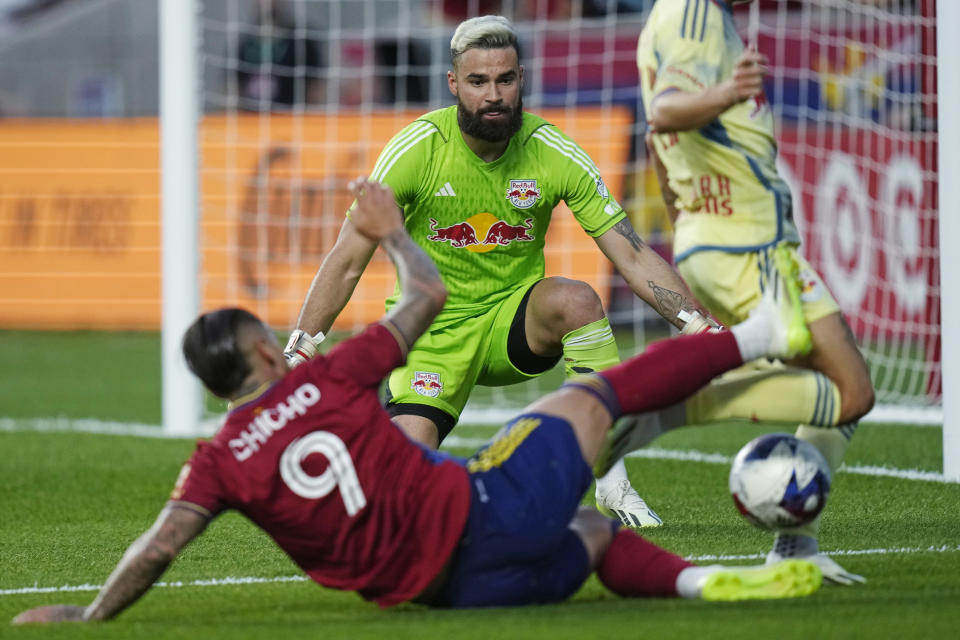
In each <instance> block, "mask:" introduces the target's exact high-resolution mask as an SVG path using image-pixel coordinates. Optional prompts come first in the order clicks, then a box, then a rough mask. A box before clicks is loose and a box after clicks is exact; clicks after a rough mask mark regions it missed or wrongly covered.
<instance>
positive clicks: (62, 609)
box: [12, 604, 86, 624]
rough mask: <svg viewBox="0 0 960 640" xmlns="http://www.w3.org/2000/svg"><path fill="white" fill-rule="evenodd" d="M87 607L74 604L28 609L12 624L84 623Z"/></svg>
mask: <svg viewBox="0 0 960 640" xmlns="http://www.w3.org/2000/svg"><path fill="white" fill-rule="evenodd" d="M84 611H86V607H78V606H76V605H72V604H50V605H47V606H45V607H36V608H34V609H27V610H26V611H24V612H23V613H21V614H20V615H18V616H17V617H16V618H14V619H13V621H12V624H34V623H44V624H46V623H50V622H82V621H83V612H84Z"/></svg>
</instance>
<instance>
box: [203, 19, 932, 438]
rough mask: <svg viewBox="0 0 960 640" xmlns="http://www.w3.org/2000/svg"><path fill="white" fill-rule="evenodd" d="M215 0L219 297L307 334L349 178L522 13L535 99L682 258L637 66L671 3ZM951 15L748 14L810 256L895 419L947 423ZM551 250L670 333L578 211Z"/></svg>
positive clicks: (211, 163) (553, 258)
mask: <svg viewBox="0 0 960 640" xmlns="http://www.w3.org/2000/svg"><path fill="white" fill-rule="evenodd" d="M713 1H714V0H690V1H689V4H690V5H691V7H693V8H695V9H696V8H699V7H700V6H701V5H703V4H707V3H708V2H713ZM198 4H199V5H200V6H201V9H200V10H201V11H202V14H201V26H202V36H203V48H202V49H203V102H204V115H203V118H202V120H201V125H200V138H199V145H200V153H201V170H200V171H201V202H202V205H201V211H202V227H201V243H202V264H203V268H202V274H203V275H202V278H203V280H202V287H201V295H202V300H203V305H204V306H205V307H211V306H215V305H220V304H243V305H245V306H248V307H250V308H252V309H254V310H255V311H256V312H258V313H260V314H262V315H263V316H264V317H266V318H267V319H268V320H269V322H270V323H271V324H272V325H273V326H274V327H276V328H277V329H278V330H287V329H290V328H292V327H293V326H294V323H295V321H296V317H297V313H298V311H299V308H300V304H301V302H302V300H303V296H304V294H305V293H306V291H307V288H308V286H309V283H310V280H311V278H312V276H313V274H314V273H315V271H316V268H317V267H318V266H319V264H320V262H321V261H322V259H323V257H324V255H325V254H326V253H327V252H328V251H329V250H330V248H331V247H332V245H333V242H334V241H335V239H336V236H337V233H338V230H339V228H340V225H341V223H342V221H343V214H344V211H345V209H346V207H347V206H348V204H349V198H348V196H347V194H346V191H345V188H344V187H345V185H346V183H347V181H348V180H350V179H351V178H353V177H355V176H357V175H361V174H368V173H369V172H370V170H371V169H372V167H373V164H374V161H375V159H376V157H377V155H378V153H379V151H380V150H381V148H382V147H383V145H384V144H385V143H386V141H387V140H389V138H390V137H391V136H392V135H393V134H394V133H396V132H397V131H398V130H399V129H400V128H402V127H403V126H404V125H406V124H407V123H409V122H410V121H411V120H413V119H414V118H415V117H416V116H417V115H419V114H421V113H423V112H426V111H428V110H431V109H435V108H439V107H442V106H446V105H449V104H452V98H451V96H450V95H449V92H448V91H447V88H446V71H447V69H448V68H449V59H448V58H449V54H448V47H449V40H450V36H451V35H452V32H453V30H454V28H455V26H456V24H457V23H458V22H459V20H460V19H462V18H464V17H468V16H471V15H478V14H482V13H486V12H501V13H504V14H505V15H508V16H511V17H512V18H514V21H515V24H516V26H517V28H518V30H519V32H520V34H521V41H522V54H523V63H524V65H525V67H526V81H527V84H526V91H525V96H524V102H525V108H526V109H527V110H529V111H532V112H536V113H539V114H541V115H544V116H546V117H547V118H548V119H549V120H551V121H553V122H554V123H555V124H557V125H559V126H560V127H562V128H563V129H564V130H565V131H566V132H567V133H568V134H569V135H570V136H571V137H572V138H573V139H575V140H577V141H578V142H579V143H580V144H581V146H583V147H584V148H585V149H586V150H587V152H588V153H589V154H590V155H591V156H592V157H593V159H594V161H595V162H596V163H597V164H598V166H599V167H600V169H601V171H602V173H603V175H604V179H605V181H606V183H607V184H608V185H609V186H610V187H611V189H612V190H613V192H614V193H615V194H616V195H617V196H618V197H619V199H620V200H621V202H623V204H624V205H625V207H626V208H627V210H628V212H629V214H630V217H631V220H632V221H633V223H634V226H635V227H636V228H637V229H638V231H639V232H640V233H641V235H642V236H644V237H645V238H646V239H647V240H648V241H649V242H650V243H651V244H652V245H653V246H654V247H655V248H657V249H658V250H659V251H662V252H663V253H664V255H669V246H670V227H669V223H668V222H667V219H666V216H665V214H664V211H663V207H662V204H661V202H660V198H659V192H658V190H657V187H656V181H655V178H654V177H653V174H652V171H651V169H650V168H649V167H648V164H647V161H646V157H645V151H644V147H643V144H642V139H643V138H642V134H643V131H644V128H645V124H644V119H643V113H642V109H641V108H640V106H639V105H640V99H639V93H638V89H637V71H636V67H635V45H636V39H637V36H638V34H639V32H640V29H641V28H642V26H643V23H644V18H645V12H646V11H648V10H649V7H650V5H652V2H649V1H642V0H636V1H634V2H624V1H619V2H618V1H615V0H594V1H590V0H582V1H574V2H547V1H541V2H510V1H504V2H491V1H488V0H470V1H466V2H446V1H441V0H436V1H430V0H422V1H420V2H399V1H387V0H380V1H373V0H367V1H359V0H358V1H346V2H344V1H341V0H336V1H334V0H289V1H287V2H238V1H236V0H207V1H205V2H203V3H198ZM933 5H934V2H933V1H932V0H916V1H909V0H902V1H896V2H895V1H887V0H862V1H853V0H849V1H847V0H820V1H816V0H808V1H804V2H792V1H791V2H787V1H760V2H759V3H757V5H756V9H755V10H754V13H753V15H752V16H751V11H750V10H743V11H741V10H739V9H738V10H737V12H736V17H737V20H738V24H739V25H740V26H742V34H743V37H744V38H745V39H749V40H751V41H753V42H755V43H756V45H757V46H758V48H759V50H760V51H761V52H763V53H765V54H766V55H767V56H768V57H769V58H770V61H771V73H770V76H769V81H768V83H767V95H768V98H769V101H770V103H771V105H772V107H773V108H774V110H775V112H776V115H777V119H778V123H779V124H778V136H779V140H780V144H781V146H780V152H781V156H780V160H781V167H782V170H783V173H784V175H785V176H786V177H787V178H788V180H789V182H790V184H791V185H792V188H793V192H794V201H795V203H796V210H795V217H796V219H797V220H798V222H799V224H800V226H801V228H802V233H803V238H804V247H805V248H804V252H805V254H806V256H807V257H808V258H809V259H810V260H811V261H812V262H813V264H814V265H815V266H816V267H817V269H818V270H819V271H820V273H821V274H822V275H823V276H824V278H825V279H826V281H827V283H828V285H829V286H830V288H831V290H832V291H833V293H834V295H835V296H836V298H837V300H838V302H839V303H840V305H841V306H842V308H843V310H844V312H845V313H846V315H847V317H848V319H849V320H850V324H851V327H852V328H853V331H854V333H855V334H856V337H857V339H858V341H859V343H860V345H861V346H862V348H863V350H864V352H865V354H866V356H867V360H868V362H869V364H870V368H871V372H872V376H873V380H874V383H875V385H876V388H877V393H878V399H879V402H880V404H881V405H883V406H882V409H881V410H880V411H879V412H877V413H875V414H874V416H873V418H874V419H876V420H881V421H887V420H906V421H911V422H916V421H918V420H933V421H936V420H938V419H941V418H939V417H938V416H939V414H938V411H939V405H940V398H941V382H940V362H939V355H938V354H939V353H940V348H939V331H940V315H939V314H940V312H939V295H940V284H939V276H938V273H939V271H938V269H939V266H938V246H937V244H938V243H937V217H936V209H937V203H936V187H937V171H936V170H937V167H936V126H935V123H936V116H937V113H936V108H937V102H936V87H935V68H936V58H935V45H934V40H935V30H934V28H935V15H934V9H933ZM751 18H752V19H751ZM547 247H548V272H549V273H550V274H555V275H565V276H569V277H574V278H578V279H582V280H585V281H587V282H589V283H590V284H592V285H593V286H594V288H595V289H596V290H597V291H598V292H599V293H600V294H601V296H602V297H603V299H604V302H605V304H606V307H607V309H608V312H609V314H610V317H611V319H612V321H613V324H614V326H615V330H616V332H617V336H618V340H619V343H620V346H621V349H622V350H623V353H624V355H627V354H629V353H634V352H636V351H637V350H639V349H640V348H642V345H643V344H644V343H645V342H646V341H648V340H649V339H651V338H655V337H660V336H663V335H666V334H667V329H666V327H665V323H664V322H663V321H662V320H660V319H659V317H657V316H656V315H655V314H653V313H652V312H651V310H650V309H648V308H646V307H645V305H643V304H642V303H640V302H639V301H637V300H636V298H635V297H634V296H633V295H632V294H631V293H630V292H629V291H628V290H627V289H626V288H625V286H624V284H623V282H622V280H621V279H620V278H619V277H618V276H617V275H616V274H614V273H613V272H612V270H611V267H610V265H609V263H608V262H606V261H605V260H604V259H603V257H602V256H601V255H600V252H599V251H598V250H597V248H596V246H595V245H594V244H593V242H592V241H591V240H590V239H589V238H588V237H587V236H586V235H585V234H584V233H583V232H582V231H581V230H580V229H579V228H578V227H577V225H576V223H575V222H574V221H573V218H572V216H571V215H570V213H569V212H568V211H566V210H565V209H564V208H563V207H561V208H560V209H559V210H558V211H557V212H556V213H555V215H554V222H553V224H552V225H551V230H550V234H549V235H548V239H547ZM393 281H394V273H393V269H392V267H391V265H390V263H389V261H388V260H386V258H385V257H384V256H382V255H380V254H379V253H378V254H377V255H376V256H375V257H374V259H373V261H372V263H371V265H370V267H369V268H368V269H367V272H366V273H365V275H364V277H363V278H362V280H361V282H360V284H359V286H358V287H357V290H356V292H355V294H354V296H353V298H352V299H351V301H350V303H349V304H348V306H347V308H346V309H345V310H344V312H343V313H341V315H340V317H339V318H338V320H337V323H336V325H335V329H336V330H337V331H339V332H350V331H354V330H356V329H358V328H359V327H361V326H363V325H364V324H365V323H367V322H371V321H373V320H375V319H376V318H377V317H379V316H380V315H381V314H382V312H383V300H384V298H385V297H386V295H387V294H388V293H389V292H390V290H391V289H392V286H393ZM560 379H561V375H560V373H559V372H556V371H555V372H553V373H552V374H550V375H547V376H544V377H541V378H539V379H537V380H535V381H532V382H530V383H527V384H525V385H520V386H518V387H509V388H490V389H487V388H480V389H478V390H477V391H476V392H475V394H474V395H473V397H472V399H471V402H470V404H469V405H468V411H467V412H466V413H465V415H464V418H463V419H464V421H468V422H469V421H478V420H480V421H482V420H487V419H490V420H499V419H501V418H502V417H503V416H504V415H506V414H509V413H510V412H512V411H515V410H516V409H517V408H519V407H521V406H523V404H525V403H526V402H528V401H529V400H530V399H532V398H534V397H536V396H538V395H540V394H542V393H543V392H545V391H547V390H549V389H552V388H555V387H556V386H557V385H558V384H559V383H560Z"/></svg>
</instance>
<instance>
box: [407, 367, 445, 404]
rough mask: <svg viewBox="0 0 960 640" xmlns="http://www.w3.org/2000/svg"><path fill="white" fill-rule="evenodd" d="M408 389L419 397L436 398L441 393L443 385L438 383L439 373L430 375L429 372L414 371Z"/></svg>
mask: <svg viewBox="0 0 960 640" xmlns="http://www.w3.org/2000/svg"><path fill="white" fill-rule="evenodd" d="M410 388H411V389H413V390H414V391H416V392H417V393H418V394H420V395H421V396H426V397H428V398H436V397H437V396H439V395H440V392H441V391H443V383H442V382H440V374H439V373H430V372H429V371H415V372H414V374H413V380H411V381H410Z"/></svg>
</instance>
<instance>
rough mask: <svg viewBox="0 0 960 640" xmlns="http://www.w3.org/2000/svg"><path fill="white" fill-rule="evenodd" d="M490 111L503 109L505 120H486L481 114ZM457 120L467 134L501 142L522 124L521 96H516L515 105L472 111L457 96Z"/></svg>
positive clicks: (487, 140) (508, 137)
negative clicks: (505, 115)
mask: <svg viewBox="0 0 960 640" xmlns="http://www.w3.org/2000/svg"><path fill="white" fill-rule="evenodd" d="M490 111H503V112H504V113H506V114H507V119H506V121H505V122H487V121H485V120H484V119H483V114H484V113H488V112H490ZM457 122H458V123H459V124H460V130H461V131H463V132H464V133H465V134H467V135H468V136H472V137H474V138H477V139H479V140H483V141H485V142H503V141H504V140H509V139H510V137H511V136H512V135H513V134H515V133H516V132H517V131H520V127H522V126H523V96H519V97H518V98H517V106H516V107H508V106H507V105H500V106H499V107H496V108H490V107H487V108H485V109H481V110H479V111H477V112H476V113H473V112H472V111H470V110H469V109H467V107H466V106H465V105H464V104H463V103H462V102H461V101H460V98H459V97H458V98H457Z"/></svg>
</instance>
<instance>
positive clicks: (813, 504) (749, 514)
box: [730, 433, 831, 531]
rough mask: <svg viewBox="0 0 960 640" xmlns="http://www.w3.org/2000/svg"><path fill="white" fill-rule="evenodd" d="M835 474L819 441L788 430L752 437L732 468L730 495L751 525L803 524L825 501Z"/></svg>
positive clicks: (784, 526)
mask: <svg viewBox="0 0 960 640" xmlns="http://www.w3.org/2000/svg"><path fill="white" fill-rule="evenodd" d="M830 480H831V473H830V467H829V465H828V464H827V460H826V459H825V458H824V457H823V454H821V453H820V452H819V451H818V450H817V448H816V447H815V446H813V445H812V444H810V443H809V442H804V441H803V440H798V439H797V438H795V437H793V436H792V435H790V434H788V433H769V434H767V435H764V436H760V437H759V438H754V439H753V440H751V441H750V442H748V443H747V444H746V445H744V447H743V448H742V449H740V452H739V453H738V454H737V457H736V458H734V460H733V466H732V467H731V468H730V495H732V496H733V502H734V504H736V505H737V509H739V510H740V513H741V514H743V517H744V518H746V519H747V520H748V521H749V522H750V523H751V524H753V525H755V526H757V527H760V528H761V529H773V530H774V531H780V530H784V529H791V528H793V527H798V526H800V525H804V524H806V523H808V522H810V521H811V520H813V519H814V518H816V517H817V514H819V513H820V511H821V510H822V509H823V506H824V505H825V504H826V503H827V495H828V494H829V493H830Z"/></svg>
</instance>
